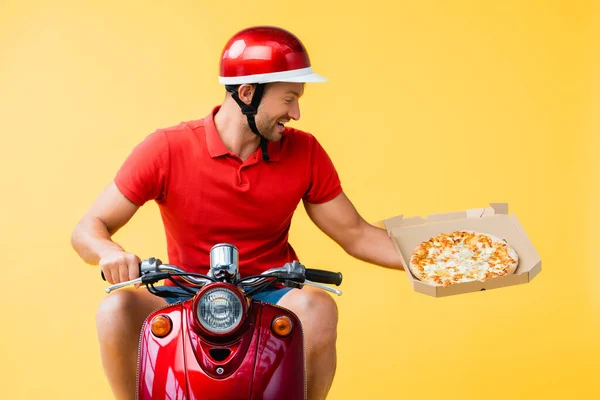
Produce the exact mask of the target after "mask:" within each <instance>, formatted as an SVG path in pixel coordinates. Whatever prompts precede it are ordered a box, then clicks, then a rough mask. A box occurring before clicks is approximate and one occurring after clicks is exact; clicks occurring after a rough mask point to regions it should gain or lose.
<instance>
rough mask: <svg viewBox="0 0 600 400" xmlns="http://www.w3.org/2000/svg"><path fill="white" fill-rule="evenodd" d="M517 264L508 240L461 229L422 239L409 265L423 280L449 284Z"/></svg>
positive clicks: (502, 272)
mask: <svg viewBox="0 0 600 400" xmlns="http://www.w3.org/2000/svg"><path fill="white" fill-rule="evenodd" d="M518 265H519V257H518V255H517V252H516V251H515V250H514V248H513V247H512V246H510V245H509V244H508V242H507V241H506V240H504V239H500V238H498V237H496V236H494V235H490V234H486V233H481V232H474V231H466V230H461V231H453V232H447V233H442V234H440V235H437V236H434V237H432V238H430V239H429V240H426V241H424V242H422V243H420V244H419V245H418V246H417V247H416V248H415V250H414V251H413V253H412V255H411V259H410V263H409V265H408V267H409V269H410V272H411V273H412V274H413V275H414V276H415V277H416V278H417V279H419V280H421V281H423V282H426V283H429V284H432V285H435V286H449V285H451V284H454V283H459V282H470V281H475V280H479V281H482V282H483V281H485V280H486V279H489V278H493V277H498V276H504V275H508V274H513V273H514V272H515V271H516V269H517V267H518Z"/></svg>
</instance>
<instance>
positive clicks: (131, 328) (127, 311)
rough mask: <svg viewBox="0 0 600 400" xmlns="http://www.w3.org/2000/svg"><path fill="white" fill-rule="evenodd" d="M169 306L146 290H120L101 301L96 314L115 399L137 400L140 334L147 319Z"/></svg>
mask: <svg viewBox="0 0 600 400" xmlns="http://www.w3.org/2000/svg"><path fill="white" fill-rule="evenodd" d="M166 304H167V302H166V301H165V300H164V299H162V298H160V297H157V296H154V295H153V294H151V293H149V292H148V291H147V290H146V289H143V288H140V289H137V290H136V289H119V290H117V291H116V292H114V293H112V294H110V295H109V296H107V297H105V298H104V299H103V300H102V301H101V302H100V307H99V308H98V312H97V314H96V327H97V329H98V339H99V341H100V353H101V355H102V365H103V366H104V371H105V373H106V377H107V378H108V383H109V384H110V386H111V388H112V391H113V393H114V395H115V398H117V399H119V400H121V399H134V398H135V390H136V385H137V382H136V381H135V377H136V369H137V356H138V354H137V352H138V343H139V338H140V331H141V329H142V325H143V323H144V320H145V319H146V317H147V316H148V315H149V314H150V313H152V312H153V311H154V310H156V309H157V308H160V307H162V306H165V305H166Z"/></svg>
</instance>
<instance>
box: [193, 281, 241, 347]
mask: <svg viewBox="0 0 600 400" xmlns="http://www.w3.org/2000/svg"><path fill="white" fill-rule="evenodd" d="M217 290H226V291H228V292H230V293H231V294H233V295H234V296H235V297H236V298H237V299H238V301H239V303H240V305H241V308H242V312H241V314H240V316H239V318H237V319H236V323H235V325H234V326H232V327H231V329H228V330H227V331H218V330H213V329H210V328H209V327H207V326H205V325H204V324H203V323H202V321H201V318H200V315H199V307H200V304H201V301H202V299H203V298H204V297H205V296H206V295H209V294H210V293H211V292H214V291H217ZM247 308H248V303H247V301H246V298H245V297H244V295H243V294H242V292H241V291H240V290H239V289H238V288H237V287H236V286H235V285H232V284H229V283H222V282H218V283H211V284H208V285H206V286H205V287H203V288H202V289H201V290H200V291H199V292H198V293H197V294H196V296H194V301H193V303H192V310H191V311H192V313H193V318H194V321H195V322H196V326H197V327H198V328H200V330H201V331H202V332H204V333H205V334H207V335H209V336H215V337H222V336H230V335H232V334H234V333H236V332H237V331H238V330H239V329H240V328H241V327H242V326H243V325H244V323H243V322H244V321H245V320H246V316H247V312H248V309H247Z"/></svg>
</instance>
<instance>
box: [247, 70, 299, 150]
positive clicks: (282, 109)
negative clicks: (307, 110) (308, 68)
mask: <svg viewBox="0 0 600 400" xmlns="http://www.w3.org/2000/svg"><path fill="white" fill-rule="evenodd" d="M303 94H304V84H303V83H292V82H275V83H269V84H267V85H266V87H265V92H264V95H263V98H262V101H261V102H260V105H259V107H258V113H257V114H256V117H255V121H256V127H257V128H258V131H259V132H260V133H261V135H263V136H264V137H265V138H266V139H267V140H269V141H271V142H276V141H278V140H279V139H281V136H282V134H283V129H284V125H285V123H287V122H289V121H290V120H292V119H293V120H296V121H297V120H299V119H300V105H299V103H298V100H299V98H300V97H301V96H302V95H303Z"/></svg>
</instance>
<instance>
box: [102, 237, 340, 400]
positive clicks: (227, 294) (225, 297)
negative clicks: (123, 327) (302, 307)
mask: <svg viewBox="0 0 600 400" xmlns="http://www.w3.org/2000/svg"><path fill="white" fill-rule="evenodd" d="M210 260H211V261H210V264H211V265H210V270H209V272H208V274H207V275H202V274H197V273H190V272H185V271H183V270H182V269H180V268H178V267H176V266H173V265H168V264H162V263H161V261H160V260H158V259H154V258H150V259H148V260H144V261H143V262H142V263H141V265H140V278H137V279H134V280H131V281H127V282H122V283H118V284H116V285H112V286H110V287H109V288H107V289H106V292H108V293H110V292H111V291H113V290H115V289H119V288H122V287H125V286H130V285H134V284H136V283H142V284H144V285H146V287H147V288H148V290H149V291H150V292H152V293H154V294H156V295H158V296H162V297H166V296H177V295H178V293H176V292H171V293H168V292H167V289H165V287H163V288H162V289H160V290H159V289H157V288H156V287H155V286H154V284H155V283H158V282H159V281H161V280H165V279H168V280H171V281H172V282H173V283H174V284H175V285H177V286H179V287H180V288H181V289H180V292H179V294H181V292H189V294H190V295H193V297H192V298H191V299H189V300H186V301H182V302H179V303H176V304H172V305H169V306H166V307H163V308H160V309H158V310H156V311H154V312H153V313H152V314H150V315H149V316H148V318H146V321H145V322H144V325H143V326H142V331H141V335H140V345H139V350H138V372H137V382H138V385H137V393H136V398H137V399H140V400H150V399H154V400H157V399H189V400H192V399H203V400H208V399H235V400H238V399H239V400H249V399H253V400H254V399H256V400H258V399H265V400H267V399H286V400H303V399H306V392H307V388H306V372H305V354H304V337H303V332H302V325H301V324H300V320H299V319H298V317H297V316H296V315H295V314H293V313H292V312H291V311H289V310H287V309H285V308H282V307H278V306H277V305H273V304H268V303H263V302H261V301H256V300H254V299H252V298H251V297H250V296H251V295H252V294H254V293H258V292H259V291H262V290H264V289H266V288H267V287H269V286H271V285H275V284H277V285H280V286H284V287H293V288H302V287H303V286H304V285H310V286H315V287H319V288H321V289H324V290H327V291H330V292H333V293H335V294H337V295H341V294H342V292H341V291H339V290H337V289H334V288H332V287H329V286H326V285H322V284H319V283H316V282H321V283H328V284H334V285H340V284H341V282H342V275H341V273H333V272H329V271H322V270H314V269H307V268H305V267H304V266H303V265H302V264H300V263H299V262H298V261H294V262H291V263H287V264H286V265H284V266H283V267H280V268H273V269H269V270H268V271H265V272H263V273H262V274H260V275H254V276H248V277H244V278H240V274H239V271H238V250H237V248H236V247H235V246H233V245H230V244H218V245H216V246H214V247H213V248H212V249H211V252H210ZM182 280H183V281H185V284H184V283H182V282H181V281H182Z"/></svg>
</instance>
